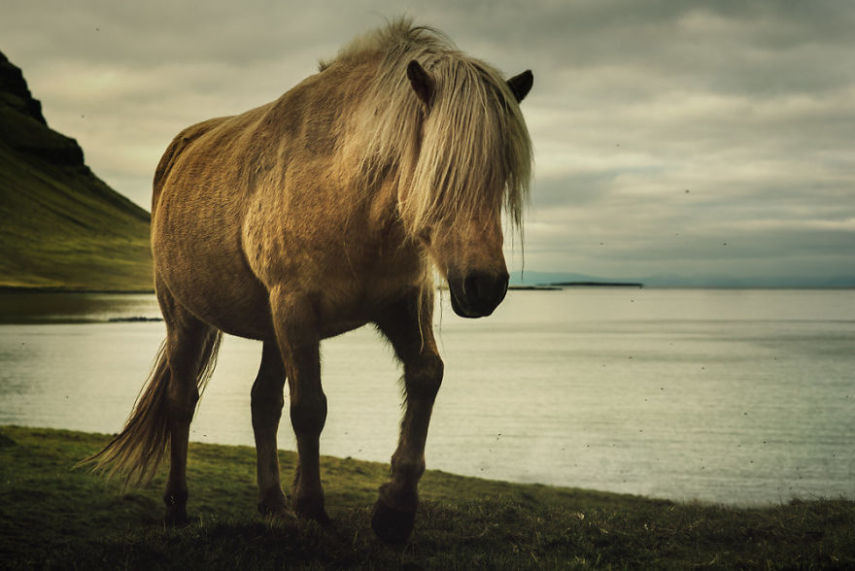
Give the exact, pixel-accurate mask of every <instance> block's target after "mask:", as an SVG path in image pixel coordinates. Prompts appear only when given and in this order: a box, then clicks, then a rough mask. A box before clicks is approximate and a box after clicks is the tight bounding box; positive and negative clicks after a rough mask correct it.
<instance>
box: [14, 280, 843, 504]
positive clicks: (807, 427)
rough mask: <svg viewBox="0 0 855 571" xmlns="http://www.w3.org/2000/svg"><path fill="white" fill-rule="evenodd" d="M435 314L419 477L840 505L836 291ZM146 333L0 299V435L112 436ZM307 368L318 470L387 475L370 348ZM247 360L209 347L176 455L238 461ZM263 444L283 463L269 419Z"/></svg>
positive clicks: (382, 390) (373, 336)
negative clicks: (437, 385)
mask: <svg viewBox="0 0 855 571" xmlns="http://www.w3.org/2000/svg"><path fill="white" fill-rule="evenodd" d="M440 297H441V299H439V300H438V301H437V308H436V309H437V310H436V315H435V319H434V327H435V331H436V334H437V338H438V341H439V346H440V352H441V354H442V357H443V359H444V361H445V378H444V381H443V385H442V388H441V390H440V393H439V396H438V398H437V401H436V405H435V408H434V413H433V419H432V422H431V427H430V434H429V436H428V444H427V448H426V453H425V455H426V460H427V464H428V468H432V469H439V470H443V471H446V472H453V473H458V474H464V475H470V476H478V477H482V478H488V479H494V480H506V481H513V482H527V483H541V484H548V485H557V486H566V487H573V488H585V489H594V490H602V491H610V492H619V493H627V494H637V495H644V496H648V497H655V498H665V499H671V500H675V501H698V502H702V503H716V504H725V505H769V504H780V503H786V502H788V501H791V500H794V499H816V498H841V497H842V498H849V499H855V290H705V289H682V290H681V289H652V288H644V289H637V288H567V289H563V290H560V291H543V290H538V291H510V292H509V293H508V296H507V298H506V300H505V302H504V303H503V304H502V305H501V306H500V307H499V308H498V309H497V310H496V312H495V313H494V314H493V315H492V316H490V317H488V318H483V319H477V320H469V319H462V318H459V317H457V316H456V315H454V313H453V312H452V310H451V308H450V304H449V301H448V296H447V294H446V295H444V296H440ZM158 317H159V311H158V308H157V303H156V301H155V299H154V296H153V295H148V294H145V295H118V294H96V293H87V294H79V293H65V294H56V293H9V292H6V293H2V294H0V425H9V424H14V425H23V426H32V427H51V428H64V429H72V430H81V431H89V432H99V433H108V434H109V433H115V432H118V431H119V430H120V429H121V428H122V425H123V422H124V420H125V419H126V417H127V415H128V413H129V411H130V409H131V407H132V405H133V403H134V400H135V398H136V396H137V394H138V392H139V390H140V388H141V385H142V383H143V382H144V380H145V378H146V375H147V373H148V371H149V369H150V367H151V365H152V361H153V359H154V356H155V354H156V352H157V350H158V347H159V346H160V344H161V341H162V339H163V337H164V324H163V322H162V321H158V320H157V318H158ZM321 351H322V376H323V384H324V390H325V392H326V394H327V398H328V403H329V414H328V417H327V423H326V427H325V429H324V432H323V435H322V437H321V452H322V454H326V455H332V456H339V457H353V458H359V459H365V460H374V461H381V462H388V460H389V457H390V456H391V454H392V452H393V451H394V448H395V445H396V442H397V433H398V427H399V423H400V418H401V414H402V408H401V402H402V387H401V383H400V377H401V374H402V370H401V367H400V366H399V365H398V364H397V363H396V362H395V359H394V356H393V353H392V351H391V349H390V348H389V346H388V344H386V343H385V342H384V341H383V340H382V339H381V338H380V336H379V335H378V334H377V333H376V332H375V331H374V330H373V329H372V328H370V327H364V328H362V329H359V330H356V331H353V332H350V333H347V334H344V335H341V336H339V337H336V338H334V339H329V340H326V341H324V342H323V343H322V345H321ZM260 358H261V344H260V343H259V342H257V341H251V340H246V339H240V338H236V337H231V336H226V338H225V339H224V342H223V346H222V349H221V351H220V356H219V359H218V364H217V369H216V371H215V373H214V376H213V378H212V379H211V381H210V383H209V385H208V388H207V389H206V391H205V394H204V395H203V398H202V401H201V402H200V406H199V409H198V411H197V414H196V417H195V419H194V422H193V424H192V427H191V440H194V441H199V442H209V443H220V444H242V445H250V446H251V445H253V435H252V425H251V418H250V387H251V385H252V381H253V379H254V378H255V374H256V371H257V368H258V364H259V362H260ZM285 410H286V413H287V406H286V409H285ZM279 445H280V448H283V449H294V448H295V441H294V437H293V434H292V432H291V427H290V423H289V422H288V420H287V414H286V415H285V416H284V417H283V422H282V424H281V426H280V430H279ZM322 470H323V464H322ZM284 479H285V480H287V479H288V476H287V475H286V476H284Z"/></svg>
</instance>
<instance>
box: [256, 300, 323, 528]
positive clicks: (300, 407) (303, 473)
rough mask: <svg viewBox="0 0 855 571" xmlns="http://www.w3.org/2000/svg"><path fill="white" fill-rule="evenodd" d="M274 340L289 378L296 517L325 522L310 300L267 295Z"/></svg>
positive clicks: (316, 346)
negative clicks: (295, 445) (295, 456)
mask: <svg viewBox="0 0 855 571" xmlns="http://www.w3.org/2000/svg"><path fill="white" fill-rule="evenodd" d="M270 307H271V310H272V313H273V320H274V326H275V328H276V340H277V342H278V344H279V351H280V353H281V355H282V362H283V364H284V366H285V374H286V376H287V378H288V388H289V394H290V399H291V407H290V412H291V425H292V426H293V427H294V433H295V435H296V437H297V454H298V462H297V474H296V477H295V479H294V488H293V506H294V511H295V512H296V513H297V516H298V517H301V518H305V519H314V520H317V521H319V522H322V523H326V522H328V521H329V517H328V516H327V514H326V511H325V510H324V491H323V488H322V487H321V472H320V450H319V440H320V436H321V431H322V430H323V428H324V422H325V421H326V418H327V398H326V396H325V395H324V391H323V389H322V387H321V363H320V352H319V345H320V339H319V335H318V330H317V323H316V320H315V312H314V309H313V307H312V305H311V304H310V302H309V301H308V300H307V299H305V298H303V297H301V296H295V295H285V294H280V293H278V290H277V292H275V293H273V294H272V295H271V297H270Z"/></svg>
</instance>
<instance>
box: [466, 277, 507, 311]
mask: <svg viewBox="0 0 855 571" xmlns="http://www.w3.org/2000/svg"><path fill="white" fill-rule="evenodd" d="M507 289H508V274H507V273H504V272H503V273H501V274H488V273H486V272H472V273H470V274H469V275H468V276H466V279H464V280H463V292H464V295H465V296H466V299H468V300H469V301H470V303H472V304H474V305H476V306H478V307H479V309H482V310H489V311H492V310H493V309H495V307H496V306H497V305H499V303H500V302H501V301H502V299H504V297H505V292H506V291H507Z"/></svg>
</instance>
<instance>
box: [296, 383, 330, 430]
mask: <svg viewBox="0 0 855 571" xmlns="http://www.w3.org/2000/svg"><path fill="white" fill-rule="evenodd" d="M290 414H291V426H292V427H293V428H294V432H295V433H296V434H297V435H301V434H306V435H320V433H321V431H322V430H323V428H324V423H325V422H326V419H327V397H326V396H325V395H324V394H323V393H320V394H317V395H311V396H308V395H306V396H300V397H297V398H292V400H291V407H290Z"/></svg>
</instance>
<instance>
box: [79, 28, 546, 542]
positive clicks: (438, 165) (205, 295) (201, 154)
mask: <svg viewBox="0 0 855 571" xmlns="http://www.w3.org/2000/svg"><path fill="white" fill-rule="evenodd" d="M532 83H533V76H532V73H531V71H530V70H527V71H525V72H523V73H521V74H519V75H516V76H514V77H512V78H510V79H507V80H506V79H505V78H504V77H503V76H502V74H501V73H500V72H499V71H497V70H496V69H494V68H493V67H491V66H489V65H488V64H486V63H484V62H483V61H480V60H478V59H474V58H471V57H469V56H467V55H465V54H463V53H461V52H460V51H459V50H458V49H457V48H456V47H455V46H454V44H453V43H452V41H451V40H450V39H449V38H448V37H447V36H445V35H444V34H443V33H442V32H440V31H438V30H436V29H433V28H429V27H424V26H415V25H413V23H412V22H411V21H410V20H406V19H401V20H397V21H393V22H390V23H387V24H386V25H385V26H383V27H381V28H379V29H377V30H375V31H373V32H371V33H368V34H365V35H363V36H361V37H357V38H356V39H354V40H352V41H351V43H349V44H348V45H346V46H345V47H344V48H342V49H341V50H340V51H339V53H338V55H337V56H336V57H335V58H333V59H331V60H327V61H321V62H320V65H319V70H318V72H317V73H316V74H314V75H312V76H310V77H308V78H306V79H305V80H303V81H302V82H301V83H299V84H298V85H296V86H295V87H293V88H292V89H290V90H289V91H287V92H286V93H284V94H283V95H282V96H281V97H279V98H278V99H276V100H275V101H272V102H270V103H268V104H266V105H262V106H260V107H258V108H255V109H252V110H250V111H247V112H245V113H242V114H240V115H234V116H228V117H220V118H215V119H210V120H207V121H204V122H201V123H198V124H196V125H193V126H191V127H188V128H186V129H184V130H183V131H181V132H180V133H179V134H178V135H177V136H176V137H175V138H174V139H173V140H172V142H171V144H170V145H169V146H168V148H167V149H166V151H165V153H164V155H163V157H162V158H161V160H160V162H159V164H158V165H157V169H156V171H155V176H154V182H153V196H152V207H151V212H152V222H151V247H152V253H153V259H154V283H155V291H156V296H157V300H158V303H159V306H160V309H161V311H162V313H163V317H164V322H165V327H166V339H165V341H164V342H163V344H162V346H161V349H160V351H159V353H158V356H157V358H156V361H155V365H154V367H153V370H152V372H151V373H150V375H149V378H148V380H147V381H146V384H145V385H143V389H142V390H141V392H140V394H139V395H138V397H137V400H136V402H135V404H134V406H133V409H132V411H131V413H130V416H129V417H128V420H127V421H126V423H125V425H124V428H123V430H122V431H121V432H120V433H118V434H117V435H116V436H114V437H113V439H112V440H111V441H110V442H109V443H108V444H107V445H106V446H105V447H104V449H103V450H101V451H100V452H98V453H96V454H94V455H93V456H91V457H90V458H88V459H87V461H88V462H89V463H90V464H93V465H94V469H95V470H97V471H101V472H103V473H107V474H108V475H112V474H116V473H118V474H122V475H123V477H124V479H125V482H126V484H144V483H147V482H149V481H150V480H151V478H152V476H153V475H154V473H155V471H156V470H157V468H158V465H159V464H160V462H161V460H162V459H163V458H164V457H165V456H168V457H169V474H168V479H167V483H166V491H165V494H164V502H165V504H166V516H165V521H166V522H167V523H169V524H182V523H186V522H187V521H188V519H187V511H186V505H187V499H188V491H187V482H186V465H187V448H188V439H189V427H190V422H191V420H192V418H193V414H194V411H195V409H196V405H197V403H198V401H199V397H200V393H201V392H202V391H203V389H204V387H205V384H206V382H207V380H208V378H209V377H210V374H211V372H212V369H213V365H214V363H215V360H216V355H217V350H218V347H219V343H220V340H221V337H222V334H223V333H228V334H231V335H236V336H240V337H245V338H250V339H257V340H261V341H262V342H263V348H262V356H261V365H260V367H259V370H258V374H257V376H256V378H255V381H254V383H253V385H252V390H251V410H252V426H253V431H254V437H255V445H256V453H257V483H258V509H259V510H260V511H261V512H262V513H263V514H269V515H272V516H273V517H274V518H276V517H279V518H286V519H287V518H295V517H296V518H297V520H298V521H300V520H305V519H308V520H315V521H318V522H321V523H325V522H329V517H328V516H327V513H326V510H325V506H324V492H323V489H322V487H321V480H320V467H319V437H320V434H321V431H322V429H323V427H324V422H325V419H326V413H327V399H326V396H325V394H324V391H323V388H322V386H321V371H320V363H319V344H320V341H321V340H322V339H326V338H329V337H333V336H335V335H339V334H341V333H344V332H346V331H349V330H352V329H355V328H358V327H361V326H363V325H366V324H373V325H374V326H375V327H376V328H377V329H378V330H379V332H380V333H381V334H382V336H383V337H385V338H386V339H387V340H388V341H389V342H390V344H391V345H392V347H393V349H394V352H395V355H396V357H397V359H398V360H399V361H400V362H401V363H402V364H403V369H404V374H403V384H404V400H405V407H404V413H403V419H402V422H401V429H400V439H399V442H398V445H397V448H396V450H395V452H394V455H393V456H392V459H391V471H390V479H389V481H387V482H386V483H384V484H383V485H382V486H381V487H380V490H379V498H378V499H377V501H376V503H375V504H374V508H373V510H372V515H371V525H372V528H373V529H374V531H375V533H376V534H377V535H378V536H379V537H380V538H381V539H383V540H385V541H387V542H391V543H396V542H404V541H406V540H407V539H408V538H409V536H410V535H411V532H412V529H413V526H414V521H415V514H416V511H417V506H418V491H417V487H418V482H419V479H420V478H421V476H422V474H423V473H424V471H425V460H424V447H425V440H426V438H427V432H428V424H429V421H430V416H431V411H432V408H433V404H434V399H435V397H436V394H437V391H438V390H439V388H440V384H441V382H442V378H443V369H444V366H443V361H442V359H441V358H440V356H439V352H438V350H437V345H436V342H435V339H434V335H433V331H432V315H433V309H434V293H435V291H436V289H437V283H436V280H437V279H440V280H443V281H445V282H446V283H447V285H448V289H449V291H450V298H451V304H452V307H453V310H454V312H455V313H457V314H458V315H460V316H462V317H467V318H476V317H483V316H487V315H490V314H491V313H492V312H493V310H494V309H495V308H496V307H497V306H498V305H499V303H501V301H502V300H503V298H504V297H505V294H506V291H507V285H508V271H507V267H506V265H505V260H504V256H503V253H502V243H503V213H504V220H505V221H506V222H508V224H506V226H510V227H511V228H512V229H513V230H515V231H518V232H519V234H520V236H522V228H521V226H522V210H523V207H524V205H525V204H526V202H527V198H528V193H529V180H530V175H531V167H532V162H533V160H532V151H531V142H530V138H529V134H528V131H527V127H526V124H525V121H524V119H523V117H522V114H521V111H520V107H519V103H520V102H521V101H522V100H523V98H524V97H525V96H526V94H527V93H528V92H529V90H530V89H531V87H532ZM286 379H287V383H288V389H289V399H290V407H289V408H290V420H291V425H292V427H293V430H294V433H295V436H296V442H297V453H298V465H297V469H296V475H295V478H294V482H293V486H292V494H291V501H290V502H289V500H288V498H287V497H286V495H285V493H284V492H283V489H282V485H281V483H280V469H279V459H278V453H277V441H276V439H277V432H278V428H279V421H280V417H281V412H282V409H283V406H284V396H283V391H284V386H285V382H286Z"/></svg>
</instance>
